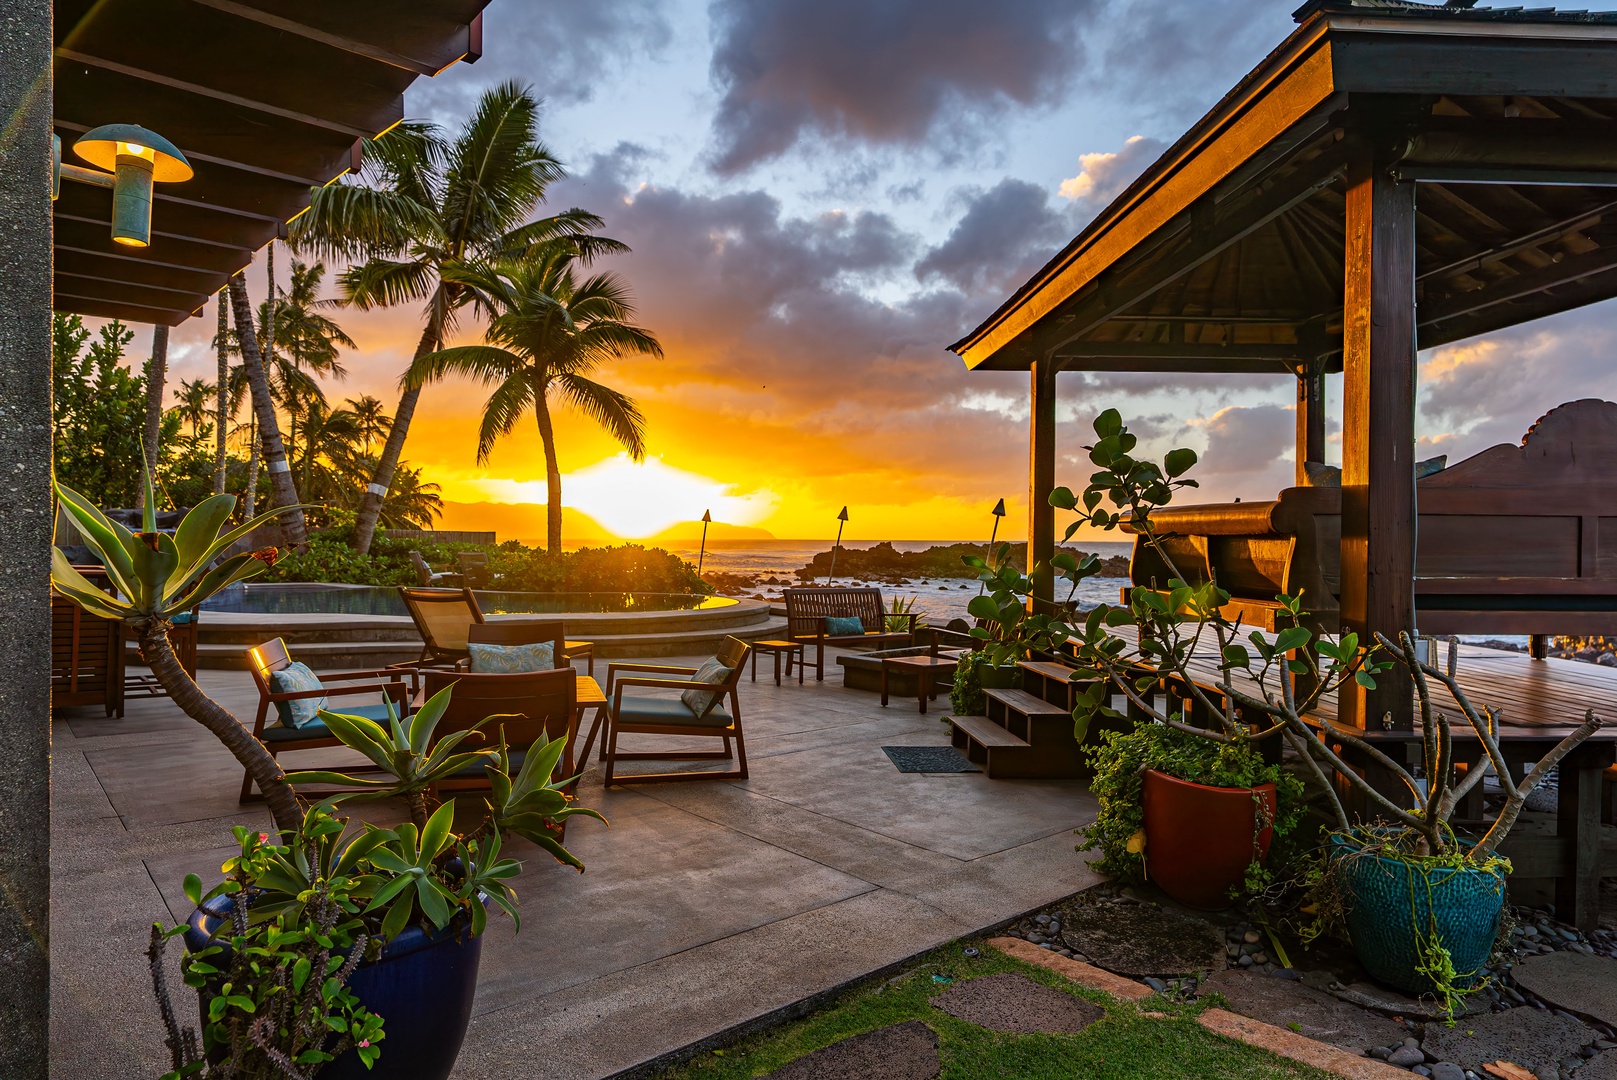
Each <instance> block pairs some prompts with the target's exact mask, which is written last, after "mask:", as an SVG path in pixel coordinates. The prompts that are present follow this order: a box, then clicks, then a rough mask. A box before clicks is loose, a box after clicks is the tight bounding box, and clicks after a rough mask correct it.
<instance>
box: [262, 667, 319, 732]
mask: <svg viewBox="0 0 1617 1080" xmlns="http://www.w3.org/2000/svg"><path fill="white" fill-rule="evenodd" d="M321 689H324V686H323V685H322V684H321V682H320V677H319V676H318V675H316V674H315V673H314V672H312V671H310V670H309V665H308V664H298V663H291V664H288V665H286V667H284V668H282V669H281V670H280V671H276V672H272V673H271V674H270V690H271V691H273V692H274V693H277V694H294V693H298V692H300V691H303V690H321ZM325 707H326V699H325V698H323V697H319V698H298V699H297V700H296V701H277V702H276V703H275V711H276V712H277V713H279V714H280V716H281V726H282V727H289V728H300V727H307V726H308V725H309V724H311V723H313V722H314V719H315V717H317V716H319V714H320V710H321V709H323V708H325Z"/></svg>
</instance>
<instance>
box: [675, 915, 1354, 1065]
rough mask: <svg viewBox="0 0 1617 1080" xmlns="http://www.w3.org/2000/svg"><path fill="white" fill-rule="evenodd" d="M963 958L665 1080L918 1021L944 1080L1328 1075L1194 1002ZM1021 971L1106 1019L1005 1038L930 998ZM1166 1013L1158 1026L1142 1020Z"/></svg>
mask: <svg viewBox="0 0 1617 1080" xmlns="http://www.w3.org/2000/svg"><path fill="white" fill-rule="evenodd" d="M979 947H980V948H981V951H982V955H980V956H978V957H976V958H967V957H965V956H964V955H962V953H961V949H962V945H961V944H960V943H956V944H954V945H949V946H946V947H944V948H942V949H939V950H937V951H935V952H933V953H931V954H929V955H928V956H926V957H924V958H922V959H921V960H919V961H917V962H916V963H915V965H914V966H912V967H911V968H909V969H908V970H907V971H906V972H905V973H904V974H903V975H900V976H898V977H897V978H895V979H893V980H889V981H888V982H886V983H882V984H878V985H874V986H867V987H864V988H860V989H856V990H853V991H850V992H849V993H848V994H847V995H846V996H845V997H843V998H842V999H841V1000H839V1001H837V1002H836V1003H835V1004H833V1005H831V1006H830V1007H828V1008H827V1009H825V1010H824V1011H822V1012H819V1013H816V1014H814V1015H813V1016H810V1017H807V1018H806V1019H803V1020H799V1021H796V1022H794V1023H790V1024H787V1025H784V1026H782V1027H780V1028H777V1029H775V1030H773V1031H770V1032H766V1033H764V1034H762V1035H758V1036H755V1037H753V1038H751V1039H747V1040H745V1041H744V1042H741V1043H739V1044H737V1045H734V1046H731V1047H728V1048H727V1049H725V1050H722V1051H714V1052H710V1053H704V1054H701V1055H699V1056H698V1057H697V1059H696V1060H695V1061H693V1062H691V1063H690V1064H689V1065H686V1066H684V1067H682V1068H678V1069H674V1070H672V1071H670V1072H668V1073H666V1074H664V1076H665V1077H666V1080H743V1078H750V1077H755V1076H761V1075H763V1074H765V1073H768V1072H770V1071H772V1070H774V1069H778V1068H780V1067H781V1066H782V1065H785V1064H786V1063H787V1062H789V1061H792V1060H794V1059H796V1058H799V1057H801V1056H803V1055H804V1054H807V1053H809V1052H810V1051H813V1050H818V1049H819V1048H821V1047H823V1046H828V1045H830V1044H831V1043H834V1042H839V1041H841V1040H842V1039H845V1038H847V1037H849V1036H851V1035H858V1034H860V1033H862V1032H866V1031H872V1030H874V1029H876V1028H881V1027H887V1026H888V1025H891V1024H900V1023H903V1022H904V1021H906V1020H915V1019H919V1020H924V1021H925V1022H926V1023H927V1024H928V1025H929V1026H931V1028H932V1029H933V1030H934V1031H936V1032H937V1033H938V1035H939V1041H938V1052H939V1056H940V1057H941V1058H942V1060H943V1073H942V1076H943V1077H944V1078H946V1080H990V1078H992V1080H1001V1078H1003V1080H1014V1078H1019V1077H1020V1078H1026V1080H1052V1078H1058V1077H1072V1078H1075V1080H1079V1078H1081V1080H1103V1078H1110V1077H1115V1078H1117V1080H1135V1078H1149V1077H1161V1078H1162V1080H1183V1078H1184V1077H1191V1076H1194V1077H1220V1078H1231V1077H1243V1078H1245V1077H1251V1078H1254V1080H1258V1078H1261V1080H1271V1078H1273V1080H1281V1078H1285V1080H1326V1078H1328V1077H1329V1075H1330V1074H1328V1073H1325V1072H1322V1071H1320V1070H1318V1069H1314V1068H1310V1067H1308V1066H1304V1065H1298V1064H1296V1063H1294V1062H1290V1061H1286V1060H1284V1059H1282V1058H1278V1057H1276V1056H1274V1055H1273V1054H1270V1053H1268V1052H1267V1051H1262V1050H1255V1049H1252V1048H1251V1047H1247V1046H1244V1045H1242V1044H1240V1043H1237V1042H1232V1041H1230V1040H1228V1039H1224V1038H1221V1037H1219V1036H1217V1035H1214V1034H1212V1033H1211V1032H1209V1031H1207V1030H1205V1029H1204V1028H1202V1027H1201V1025H1199V1024H1197V1023H1196V1014H1197V1013H1198V1012H1200V1010H1201V1008H1202V1007H1203V1006H1201V1005H1200V1004H1196V1005H1182V1004H1175V1003H1172V1002H1168V1001H1165V1000H1163V999H1161V998H1155V997H1153V998H1146V999H1145V1000H1144V1001H1141V1002H1138V1003H1134V1002H1120V1001H1114V1000H1113V999H1111V998H1110V997H1108V996H1107V995H1105V994H1102V993H1099V992H1097V991H1093V990H1087V989H1084V988H1081V987H1078V986H1075V985H1074V984H1072V983H1069V982H1067V981H1066V980H1064V979H1062V978H1061V977H1060V976H1057V975H1055V974H1053V973H1052V972H1049V971H1046V970H1044V969H1043V968H1040V967H1034V966H1032V965H1030V964H1024V963H1022V962H1020V961H1018V960H1013V959H1012V958H1010V957H1009V956H1006V955H1004V954H1003V953H1000V952H998V951H996V950H994V949H990V948H988V947H987V946H979ZM1002 971H1010V972H1020V973H1021V974H1024V975H1026V976H1027V977H1028V978H1030V979H1033V980H1034V981H1035V982H1040V983H1044V984H1045V985H1047V986H1054V987H1057V988H1059V989H1062V990H1065V991H1067V992H1068V993H1071V994H1074V995H1076V996H1078V997H1081V998H1084V999H1086V1000H1089V1001H1093V1002H1095V1003H1096V1004H1097V1005H1101V1006H1103V1007H1104V1008H1105V1009H1106V1012H1107V1015H1106V1016H1105V1018H1103V1019H1101V1020H1099V1021H1097V1022H1096V1023H1094V1024H1092V1025H1090V1026H1089V1027H1088V1028H1086V1029H1084V1030H1083V1031H1081V1032H1079V1033H1077V1034H1075V1035H1003V1034H999V1033H997V1032H993V1031H986V1030H984V1029H982V1028H979V1027H976V1026H974V1025H972V1024H968V1023H965V1022H964V1021H961V1020H956V1019H955V1018H954V1017H952V1016H950V1015H948V1014H947V1013H945V1012H943V1011H942V1010H941V1009H937V1008H934V1007H933V1006H932V1005H931V1003H930V1000H929V999H930V998H932V997H934V996H936V995H937V994H939V993H942V992H943V991H944V990H947V989H948V985H947V984H944V983H940V982H938V981H936V977H937V976H942V977H944V978H948V979H951V980H955V981H958V980H962V979H972V978H976V977H977V976H980V975H992V974H995V973H997V972H1002ZM1147 1012H1154V1013H1158V1014H1167V1015H1166V1018H1157V1017H1152V1016H1146V1015H1143V1014H1144V1013H1147Z"/></svg>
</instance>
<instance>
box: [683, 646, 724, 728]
mask: <svg viewBox="0 0 1617 1080" xmlns="http://www.w3.org/2000/svg"><path fill="white" fill-rule="evenodd" d="M729 677H730V669H729V668H727V667H725V666H724V665H723V664H721V663H719V659H718V657H714V658H713V659H712V660H709V661H707V662H706V663H704V664H703V665H702V666H701V667H699V668H697V669H696V674H695V675H692V676H691V682H705V683H716V682H723V681H724V680H725V679H728V678H729ZM679 700H681V701H683V702H684V703H685V707H686V708H687V709H689V710H690V711H691V713H692V714H693V715H694V716H695V717H696V718H697V719H698V720H700V719H702V717H704V716H706V715H707V714H708V713H710V712H712V711H713V706H715V705H717V704H718V703H719V695H718V694H717V693H715V692H714V691H712V690H687V691H685V692H684V693H683V694H681V695H679Z"/></svg>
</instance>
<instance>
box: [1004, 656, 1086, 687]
mask: <svg viewBox="0 0 1617 1080" xmlns="http://www.w3.org/2000/svg"><path fill="white" fill-rule="evenodd" d="M1016 666H1017V667H1019V668H1021V669H1022V670H1023V671H1031V672H1033V674H1035V675H1043V676H1044V677H1045V678H1046V679H1055V680H1056V681H1057V682H1066V681H1067V680H1068V679H1070V678H1071V677H1072V673H1073V672H1074V671H1076V670H1077V669H1076V668H1074V667H1072V666H1071V665H1069V664H1057V663H1054V662H1052V661H1049V660H1019V661H1017V664H1016Z"/></svg>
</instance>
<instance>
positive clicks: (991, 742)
mask: <svg viewBox="0 0 1617 1080" xmlns="http://www.w3.org/2000/svg"><path fill="white" fill-rule="evenodd" d="M948 720H949V723H951V724H953V725H954V726H955V727H956V728H957V729H958V730H960V731H962V732H965V734H967V735H969V736H970V737H971V738H972V739H974V740H975V741H976V742H978V743H980V744H981V745H982V746H984V747H986V748H990V749H992V748H994V747H1000V746H1023V747H1025V746H1027V743H1026V742H1024V741H1023V740H1021V739H1018V738H1017V737H1016V736H1015V735H1012V734H1011V733H1010V732H1009V731H1006V730H1005V729H1004V728H1002V727H1000V726H999V725H998V724H996V723H994V722H993V721H992V720H990V719H988V717H986V716H951V717H949V718H948Z"/></svg>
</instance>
